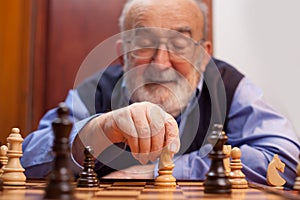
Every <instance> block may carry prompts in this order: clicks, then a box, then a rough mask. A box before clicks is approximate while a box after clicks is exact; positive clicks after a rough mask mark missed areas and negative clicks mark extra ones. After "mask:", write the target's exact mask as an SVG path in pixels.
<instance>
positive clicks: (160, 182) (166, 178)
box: [154, 164, 176, 187]
mask: <svg viewBox="0 0 300 200" xmlns="http://www.w3.org/2000/svg"><path fill="white" fill-rule="evenodd" d="M173 168H174V164H173V165H169V166H166V167H164V168H162V169H159V171H158V174H159V176H158V177H156V179H155V183H154V185H155V186H157V187H176V179H175V177H174V176H173V175H172V172H173Z"/></svg>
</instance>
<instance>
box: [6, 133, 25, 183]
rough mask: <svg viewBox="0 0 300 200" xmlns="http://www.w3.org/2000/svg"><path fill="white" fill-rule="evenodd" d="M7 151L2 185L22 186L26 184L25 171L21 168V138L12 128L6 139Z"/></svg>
mask: <svg viewBox="0 0 300 200" xmlns="http://www.w3.org/2000/svg"><path fill="white" fill-rule="evenodd" d="M7 142H8V144H9V145H8V150H7V157H8V162H7V165H6V166H5V167H4V168H3V174H2V180H3V184H4V185H14V186H22V185H25V183H26V176H25V174H24V171H25V169H24V168H23V167H22V165H21V162H20V157H21V156H22V155H23V154H22V142H23V138H22V136H21V134H20V130H19V129H18V128H13V129H12V130H11V134H10V135H9V136H8V138H7Z"/></svg>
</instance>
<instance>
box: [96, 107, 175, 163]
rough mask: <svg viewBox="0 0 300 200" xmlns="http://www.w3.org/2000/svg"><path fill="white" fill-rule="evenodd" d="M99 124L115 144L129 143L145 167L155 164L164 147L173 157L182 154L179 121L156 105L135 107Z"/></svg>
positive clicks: (113, 113)
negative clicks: (175, 154)
mask: <svg viewBox="0 0 300 200" xmlns="http://www.w3.org/2000/svg"><path fill="white" fill-rule="evenodd" d="M95 120H97V122H98V125H100V127H99V128H100V129H102V131H103V133H104V135H105V136H106V137H107V138H108V139H109V140H110V141H111V142H112V143H118V142H125V143H127V144H128V145H129V147H130V149H131V152H132V155H133V156H134V157H135V158H136V159H137V160H139V161H140V162H141V163H142V164H146V163H147V162H148V161H149V160H150V161H155V160H156V159H157V158H158V156H159V155H160V153H161V151H162V149H163V148H164V147H166V148H168V150H169V151H170V152H171V153H172V154H174V153H177V152H178V151H179V147H180V140H179V134H178V125H177V122H176V120H175V119H174V118H173V117H172V116H171V115H170V114H168V113H166V112H165V111H164V110H163V109H162V108H160V107H159V106H157V105H155V104H152V103H149V102H141V103H134V104H132V105H130V106H127V107H125V108H121V109H118V110H115V111H111V112H109V113H105V114H103V115H101V116H99V117H97V118H96V119H95Z"/></svg>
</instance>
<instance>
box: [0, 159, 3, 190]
mask: <svg viewBox="0 0 300 200" xmlns="http://www.w3.org/2000/svg"><path fill="white" fill-rule="evenodd" d="M0 168H2V164H1V163H0ZM2 190H3V180H2V178H1V176H0V191H2Z"/></svg>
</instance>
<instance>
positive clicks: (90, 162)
mask: <svg viewBox="0 0 300 200" xmlns="http://www.w3.org/2000/svg"><path fill="white" fill-rule="evenodd" d="M84 156H85V158H84V161H83V171H82V172H81V173H80V175H79V178H78V180H77V187H99V181H98V179H97V174H96V173H95V171H94V167H95V164H94V158H93V150H92V148H91V147H90V146H87V147H85V148H84Z"/></svg>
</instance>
